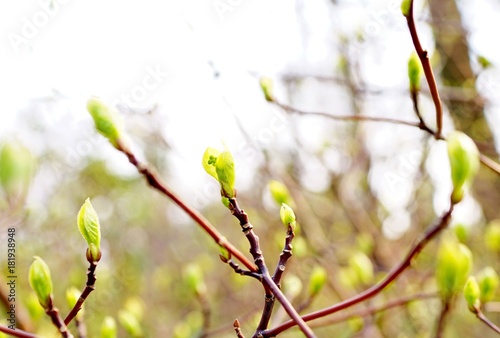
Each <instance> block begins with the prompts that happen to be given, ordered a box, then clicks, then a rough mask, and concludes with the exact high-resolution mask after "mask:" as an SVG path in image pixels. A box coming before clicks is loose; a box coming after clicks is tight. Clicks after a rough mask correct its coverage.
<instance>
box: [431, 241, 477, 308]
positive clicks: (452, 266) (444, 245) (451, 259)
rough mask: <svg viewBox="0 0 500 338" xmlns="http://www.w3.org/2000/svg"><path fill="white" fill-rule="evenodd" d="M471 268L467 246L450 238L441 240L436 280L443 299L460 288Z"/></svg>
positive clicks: (446, 298)
mask: <svg viewBox="0 0 500 338" xmlns="http://www.w3.org/2000/svg"><path fill="white" fill-rule="evenodd" d="M471 268H472V253H471V251H470V250H469V248H467V247H466V246H465V245H463V244H461V243H458V242H456V241H455V240H451V239H444V240H443V241H442V242H441V244H440V246H439V249H438V252H437V264H436V281H437V284H438V289H439V292H440V293H441V297H442V298H443V299H444V300H445V301H448V300H449V299H451V298H452V297H453V296H454V295H455V294H456V293H458V292H460V291H461V290H462V288H463V286H464V283H465V281H466V280H467V277H468V275H469V272H470V270H471Z"/></svg>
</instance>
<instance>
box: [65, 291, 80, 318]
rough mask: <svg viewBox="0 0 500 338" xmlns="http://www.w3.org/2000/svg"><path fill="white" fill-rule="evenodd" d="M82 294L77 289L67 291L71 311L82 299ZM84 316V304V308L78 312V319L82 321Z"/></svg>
mask: <svg viewBox="0 0 500 338" xmlns="http://www.w3.org/2000/svg"><path fill="white" fill-rule="evenodd" d="M80 295H81V292H80V290H78V289H77V288H76V287H74V286H72V287H70V288H69V289H68V290H66V301H67V302H68V306H69V308H70V309H72V308H73V307H75V305H76V303H77V302H78V299H79V298H80ZM83 315H84V307H83V304H82V308H81V309H80V311H78V313H77V315H76V317H77V318H79V319H81V318H83Z"/></svg>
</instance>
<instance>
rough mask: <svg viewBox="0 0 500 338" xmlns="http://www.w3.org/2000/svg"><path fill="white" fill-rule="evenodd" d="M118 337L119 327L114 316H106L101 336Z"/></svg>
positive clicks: (102, 337)
mask: <svg viewBox="0 0 500 338" xmlns="http://www.w3.org/2000/svg"><path fill="white" fill-rule="evenodd" d="M116 337H118V328H117V326H116V321H115V319H114V318H113V317H110V316H106V317H104V320H103V321H102V324H101V338H116Z"/></svg>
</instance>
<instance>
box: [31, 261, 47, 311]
mask: <svg viewBox="0 0 500 338" xmlns="http://www.w3.org/2000/svg"><path fill="white" fill-rule="evenodd" d="M34 259H35V260H34V261H33V263H31V266H30V270H29V276H28V279H29V283H30V286H31V288H32V289H33V291H35V294H36V296H37V297H38V302H39V303H40V305H41V306H42V307H43V308H44V309H45V310H47V309H48V308H49V307H50V303H51V302H52V279H51V277H50V270H49V267H48V266H47V264H46V263H45V262H44V261H43V259H41V258H40V257H38V256H35V257H34Z"/></svg>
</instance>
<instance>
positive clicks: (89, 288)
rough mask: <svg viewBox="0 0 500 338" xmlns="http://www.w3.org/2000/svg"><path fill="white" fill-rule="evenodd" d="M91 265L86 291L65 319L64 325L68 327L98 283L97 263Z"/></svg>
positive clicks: (88, 271)
mask: <svg viewBox="0 0 500 338" xmlns="http://www.w3.org/2000/svg"><path fill="white" fill-rule="evenodd" d="M89 263H90V265H89V268H88V270H87V283H86V285H85V289H84V290H83V292H82V294H81V295H80V298H78V301H77V302H76V304H75V306H73V309H71V311H70V313H68V315H67V316H66V318H65V319H64V324H66V325H68V324H69V323H71V321H72V320H73V318H75V316H76V315H77V313H78V311H80V310H81V309H82V306H83V303H84V302H85V300H86V299H87V297H88V296H89V295H90V293H91V292H92V291H94V289H95V281H96V276H95V269H96V268H97V262H89Z"/></svg>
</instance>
